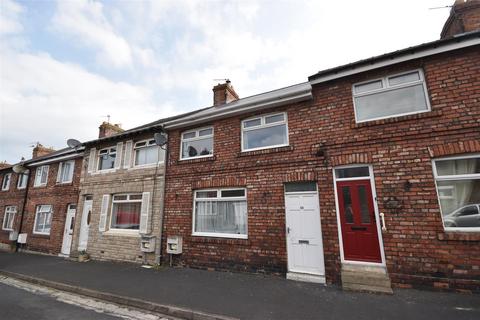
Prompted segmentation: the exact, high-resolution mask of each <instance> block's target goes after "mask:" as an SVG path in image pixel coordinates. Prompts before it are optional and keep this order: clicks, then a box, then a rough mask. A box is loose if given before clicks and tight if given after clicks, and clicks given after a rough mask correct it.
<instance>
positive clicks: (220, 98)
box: [212, 79, 239, 107]
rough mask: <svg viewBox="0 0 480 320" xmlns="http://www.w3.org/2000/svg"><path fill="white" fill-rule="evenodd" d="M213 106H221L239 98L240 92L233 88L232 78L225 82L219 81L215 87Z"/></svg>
mask: <svg viewBox="0 0 480 320" xmlns="http://www.w3.org/2000/svg"><path fill="white" fill-rule="evenodd" d="M212 90H213V106H214V107H216V106H220V105H223V104H226V103H229V102H232V101H235V100H238V99H239V97H238V94H237V93H236V92H235V89H233V86H232V85H231V82H230V80H228V79H227V80H225V83H219V84H217V85H216V86H214V87H213V89H212Z"/></svg>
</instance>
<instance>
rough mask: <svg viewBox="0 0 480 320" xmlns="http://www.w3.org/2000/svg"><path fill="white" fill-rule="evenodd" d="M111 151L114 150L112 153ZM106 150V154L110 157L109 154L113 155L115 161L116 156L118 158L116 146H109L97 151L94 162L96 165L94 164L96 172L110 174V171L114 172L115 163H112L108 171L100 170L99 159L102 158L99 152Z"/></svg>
mask: <svg viewBox="0 0 480 320" xmlns="http://www.w3.org/2000/svg"><path fill="white" fill-rule="evenodd" d="M112 149H115V151H114V152H112ZM105 150H107V151H108V152H107V154H108V155H110V154H113V153H114V154H115V159H117V156H120V154H118V152H117V145H113V146H110V147H107V148H102V149H100V150H98V151H97V155H96V160H97V163H96V166H97V168H96V169H97V170H96V172H111V171H115V170H116V168H115V161H114V162H113V168H108V169H100V158H101V156H102V154H101V152H102V151H105Z"/></svg>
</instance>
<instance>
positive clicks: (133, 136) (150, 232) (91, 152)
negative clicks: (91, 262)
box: [73, 122, 165, 263]
mask: <svg viewBox="0 0 480 320" xmlns="http://www.w3.org/2000/svg"><path fill="white" fill-rule="evenodd" d="M159 128H160V125H159V124H158V123H151V124H148V125H145V126H142V127H138V128H135V129H131V130H127V131H124V130H122V129H121V128H120V127H119V126H118V125H112V124H110V123H107V122H104V123H103V124H102V125H101V126H100V131H99V139H96V140H92V141H88V142H85V143H84V146H85V148H86V149H85V155H86V157H85V166H84V167H83V171H82V174H81V175H82V176H81V183H80V189H81V191H80V199H79V209H78V210H79V211H78V212H79V215H78V218H77V220H76V224H75V239H74V244H73V249H74V250H75V253H74V254H75V255H76V254H78V253H79V252H82V251H86V252H88V254H89V255H90V257H91V258H93V259H99V260H118V261H130V262H150V263H154V262H155V261H156V260H158V257H159V252H160V244H159V240H160V237H159V235H160V224H161V221H162V219H161V212H162V210H163V197H164V194H163V193H164V158H165V150H164V149H162V148H161V147H160V146H158V145H157V144H155V141H154V138H153V135H154V133H155V132H158V131H159ZM142 239H143V240H145V242H144V243H143V244H142ZM156 257H157V258H156Z"/></svg>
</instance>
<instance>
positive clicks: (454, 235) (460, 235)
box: [437, 230, 480, 241]
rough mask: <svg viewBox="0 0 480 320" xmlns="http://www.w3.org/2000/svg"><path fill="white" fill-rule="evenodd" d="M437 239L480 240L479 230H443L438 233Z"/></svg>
mask: <svg viewBox="0 0 480 320" xmlns="http://www.w3.org/2000/svg"><path fill="white" fill-rule="evenodd" d="M475 231H476V232H475ZM437 239H438V240H440V241H480V231H479V230H472V231H470V232H465V231H445V232H444V233H438V234H437Z"/></svg>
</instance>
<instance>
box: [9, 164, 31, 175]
mask: <svg viewBox="0 0 480 320" xmlns="http://www.w3.org/2000/svg"><path fill="white" fill-rule="evenodd" d="M12 170H13V172H15V173H24V172H25V171H27V170H28V169H27V168H25V167H24V166H22V165H21V164H16V165H14V166H13V168H12Z"/></svg>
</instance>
